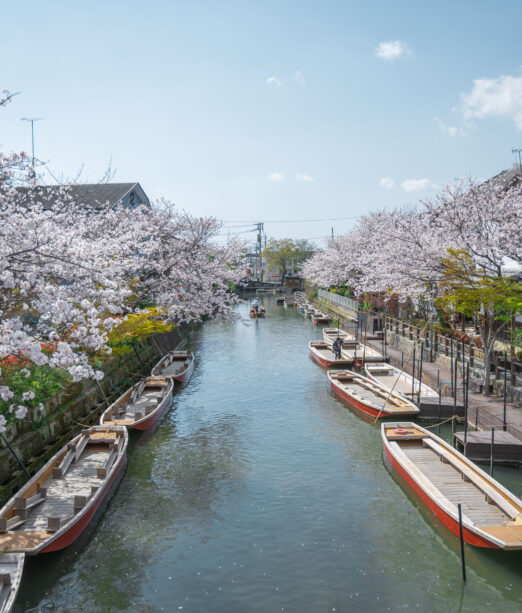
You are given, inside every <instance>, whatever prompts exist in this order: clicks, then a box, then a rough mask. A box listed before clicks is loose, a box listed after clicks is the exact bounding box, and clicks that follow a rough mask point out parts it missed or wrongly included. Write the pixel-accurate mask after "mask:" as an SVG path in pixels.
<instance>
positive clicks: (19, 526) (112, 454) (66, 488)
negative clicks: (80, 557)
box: [0, 426, 128, 555]
mask: <svg viewBox="0 0 522 613" xmlns="http://www.w3.org/2000/svg"><path fill="white" fill-rule="evenodd" d="M127 441H128V433H127V428H125V427H124V426H112V427H105V426H92V427H91V428H88V429H85V430H82V432H81V433H80V434H79V435H78V436H76V437H74V438H73V439H72V441H70V442H69V443H67V444H66V445H64V447H62V448H61V449H60V451H58V452H57V453H56V454H55V455H54V456H53V457H52V458H51V459H50V460H49V461H48V462H47V463H46V464H45V465H44V466H43V467H42V468H41V469H40V470H39V471H38V472H37V473H36V475H34V477H32V478H31V479H30V480H29V481H28V482H27V483H26V484H25V485H24V486H23V487H22V488H21V489H20V490H19V491H18V492H17V493H16V494H15V495H14V496H13V497H12V498H11V499H10V500H9V501H8V502H7V503H6V504H5V505H4V506H3V507H2V509H0V551H3V552H5V553H26V554H27V555H36V554H39V553H48V552H51V551H58V550H60V549H63V548H64V547H67V546H68V545H70V544H71V543H73V542H74V541H75V540H76V539H77V538H78V537H79V536H80V534H81V533H82V532H83V531H84V530H85V528H86V527H87V525H88V524H89V523H90V522H91V520H92V518H93V516H94V514H95V512H96V510H97V509H98V508H99V507H100V505H101V504H102V502H103V501H104V500H105V499H107V497H108V495H109V494H110V493H111V492H112V489H113V487H112V486H113V485H114V484H115V483H116V480H117V478H118V476H119V475H120V474H121V473H122V470H123V467H124V466H125V461H126V457H127V456H126V452H127Z"/></svg>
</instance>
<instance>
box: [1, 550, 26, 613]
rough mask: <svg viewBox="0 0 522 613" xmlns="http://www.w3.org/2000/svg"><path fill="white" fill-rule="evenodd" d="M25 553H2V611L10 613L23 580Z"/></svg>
mask: <svg viewBox="0 0 522 613" xmlns="http://www.w3.org/2000/svg"><path fill="white" fill-rule="evenodd" d="M24 560H25V554H24V553H4V554H0V613H9V612H10V611H11V609H12V608H13V605H14V602H15V600H16V594H17V593H18V588H19V587H20V582H21V580H22V571H23V568H24Z"/></svg>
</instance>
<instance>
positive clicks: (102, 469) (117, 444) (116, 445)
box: [96, 433, 123, 479]
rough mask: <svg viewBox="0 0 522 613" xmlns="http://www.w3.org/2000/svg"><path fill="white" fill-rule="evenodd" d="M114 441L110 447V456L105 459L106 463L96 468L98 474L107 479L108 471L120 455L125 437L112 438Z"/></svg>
mask: <svg viewBox="0 0 522 613" xmlns="http://www.w3.org/2000/svg"><path fill="white" fill-rule="evenodd" d="M118 434H119V433H118ZM112 443H113V444H112V445H111V447H110V453H109V457H108V458H107V460H106V461H105V464H104V465H103V466H98V468H97V469H96V474H97V475H98V477H99V478H100V479H105V477H106V476H107V473H108V472H109V471H110V470H111V468H112V465H113V464H114V462H115V460H116V458H117V457H118V455H119V453H120V450H121V447H122V445H123V437H121V436H118V437H117V438H116V441H114V439H112Z"/></svg>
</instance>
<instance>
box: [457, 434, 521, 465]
mask: <svg viewBox="0 0 522 613" xmlns="http://www.w3.org/2000/svg"><path fill="white" fill-rule="evenodd" d="M453 441H454V445H455V447H456V448H457V449H458V450H459V451H461V452H462V453H464V455H465V456H466V457H468V458H469V459H470V460H473V461H475V462H484V461H489V460H490V458H491V430H477V431H471V432H470V431H469V430H468V432H467V435H466V443H464V432H463V431H459V432H455V433H454V434H453ZM493 461H494V463H495V464H502V463H503V464H517V465H519V464H522V441H521V440H520V439H518V438H517V437H516V436H513V435H512V434H510V433H509V432H505V431H504V430H502V428H499V429H498V430H497V429H496V428H495V437H494V441H493Z"/></svg>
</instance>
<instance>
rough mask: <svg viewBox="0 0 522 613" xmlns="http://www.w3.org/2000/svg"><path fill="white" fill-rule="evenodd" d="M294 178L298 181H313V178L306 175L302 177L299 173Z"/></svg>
mask: <svg viewBox="0 0 522 613" xmlns="http://www.w3.org/2000/svg"><path fill="white" fill-rule="evenodd" d="M295 178H296V179H297V180H298V181H314V178H313V177H310V176H308V175H304V174H302V173H300V172H298V173H297V174H296V175H295Z"/></svg>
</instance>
